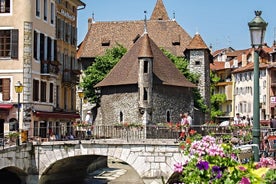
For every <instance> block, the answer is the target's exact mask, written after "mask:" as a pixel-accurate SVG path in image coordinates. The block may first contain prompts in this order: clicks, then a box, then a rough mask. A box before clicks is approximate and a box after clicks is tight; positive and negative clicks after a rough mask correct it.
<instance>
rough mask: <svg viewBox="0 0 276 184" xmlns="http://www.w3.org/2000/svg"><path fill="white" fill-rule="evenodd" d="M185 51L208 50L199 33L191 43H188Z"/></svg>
mask: <svg viewBox="0 0 276 184" xmlns="http://www.w3.org/2000/svg"><path fill="white" fill-rule="evenodd" d="M186 49H208V50H209V48H208V47H207V45H206V44H205V42H204V41H203V39H202V38H201V36H200V34H199V33H196V34H195V36H194V37H193V39H192V41H191V42H190V43H189V45H188V46H187V48H186Z"/></svg>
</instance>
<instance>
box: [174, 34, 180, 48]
mask: <svg viewBox="0 0 276 184" xmlns="http://www.w3.org/2000/svg"><path fill="white" fill-rule="evenodd" d="M172 45H174V46H176V45H180V35H176V36H174V38H173V41H172Z"/></svg>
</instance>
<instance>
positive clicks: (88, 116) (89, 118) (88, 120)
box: [85, 111, 93, 125]
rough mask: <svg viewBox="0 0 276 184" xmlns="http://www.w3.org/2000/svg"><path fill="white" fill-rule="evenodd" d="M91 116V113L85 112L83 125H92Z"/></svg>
mask: <svg viewBox="0 0 276 184" xmlns="http://www.w3.org/2000/svg"><path fill="white" fill-rule="evenodd" d="M92 119H93V118H92V115H91V111H87V113H86V116H85V123H87V124H89V125H92V122H93V121H92Z"/></svg>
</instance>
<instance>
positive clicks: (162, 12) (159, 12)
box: [150, 0, 170, 20]
mask: <svg viewBox="0 0 276 184" xmlns="http://www.w3.org/2000/svg"><path fill="white" fill-rule="evenodd" d="M150 20H170V18H169V16H168V13H167V10H166V8H165V6H164V3H163V1H162V0H157V2H156V4H155V7H154V10H153V12H152V14H151V17H150Z"/></svg>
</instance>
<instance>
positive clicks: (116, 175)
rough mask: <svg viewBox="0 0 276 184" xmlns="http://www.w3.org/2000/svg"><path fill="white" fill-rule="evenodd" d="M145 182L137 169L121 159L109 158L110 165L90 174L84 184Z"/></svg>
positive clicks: (133, 183)
mask: <svg viewBox="0 0 276 184" xmlns="http://www.w3.org/2000/svg"><path fill="white" fill-rule="evenodd" d="M91 183H93V184H130V183H131V184H144V182H143V181H142V179H141V178H140V176H139V175H138V174H137V173H136V171H135V170H134V169H133V168H132V167H131V166H130V165H128V164H127V163H125V162H122V161H121V160H118V159H114V158H109V159H108V167H107V168H102V169H98V170H96V171H94V172H92V173H90V174H89V176H88V177H87V178H86V180H85V183H84V184H91Z"/></svg>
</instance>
